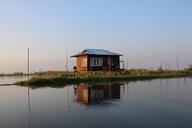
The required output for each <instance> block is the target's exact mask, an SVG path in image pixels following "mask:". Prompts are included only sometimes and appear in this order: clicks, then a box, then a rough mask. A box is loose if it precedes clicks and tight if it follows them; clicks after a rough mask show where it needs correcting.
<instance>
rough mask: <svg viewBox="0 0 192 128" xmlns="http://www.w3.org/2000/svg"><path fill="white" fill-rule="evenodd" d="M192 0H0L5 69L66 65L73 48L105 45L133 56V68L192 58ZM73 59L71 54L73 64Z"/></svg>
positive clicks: (1, 68)
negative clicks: (28, 60)
mask: <svg viewBox="0 0 192 128" xmlns="http://www.w3.org/2000/svg"><path fill="white" fill-rule="evenodd" d="M191 13H192V2H191V1H190V0H185V1H179V0H169V1H167V0H159V1H153V0H146V1H142V0H137V1H135V0H130V1H127V0H122V1H121V2H119V1H115V0H106V1H103V0H97V1H89V0H83V1H81V2H80V1H78V0H72V1H68V2H67V1H61V0H56V1H45V0H42V1H39V0H34V1H14V0H9V1H3V2H2V1H1V2H0V17H1V20H0V28H1V29H0V43H1V45H0V58H1V59H0V71H2V72H11V71H25V70H26V68H25V67H24V65H25V63H26V60H25V59H26V55H25V53H26V48H27V47H30V48H31V61H32V66H31V70H32V71H33V70H41V69H44V70H48V69H49V70H50V69H52V70H61V69H65V54H66V49H69V53H70V54H74V53H77V52H79V51H81V50H82V49H84V48H104V49H109V50H112V51H115V52H119V53H122V54H124V55H125V58H127V57H129V64H130V68H137V67H144V68H156V67H158V66H159V65H160V63H162V65H165V63H168V64H169V66H170V67H172V68H175V67H176V64H175V63H176V62H175V58H176V56H178V58H179V62H180V67H184V66H186V65H187V64H190V63H192V62H191V61H190V60H192V59H191V54H192V53H191V46H192V44H191V40H192V35H191V33H192V25H191V24H192V18H191ZM73 65H74V59H72V60H70V66H71V67H73Z"/></svg>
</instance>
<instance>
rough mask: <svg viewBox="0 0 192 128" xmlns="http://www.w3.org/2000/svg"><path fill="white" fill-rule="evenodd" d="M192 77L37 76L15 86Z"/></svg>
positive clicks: (183, 74)
mask: <svg viewBox="0 0 192 128" xmlns="http://www.w3.org/2000/svg"><path fill="white" fill-rule="evenodd" d="M181 77H192V73H191V72H175V71H174V72H169V73H167V72H164V73H159V74H143V75H130V73H129V74H123V75H106V76H101V75H92V76H51V77H46V76H43V75H42V76H35V77H32V78H31V79H29V80H27V81H19V82H16V83H14V84H16V85H19V86H34V87H43V86H47V85H51V86H54V87H56V86H59V85H67V84H80V83H95V82H118V81H130V82H131V81H138V80H153V79H159V78H181Z"/></svg>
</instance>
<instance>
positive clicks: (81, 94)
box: [75, 83, 122, 104]
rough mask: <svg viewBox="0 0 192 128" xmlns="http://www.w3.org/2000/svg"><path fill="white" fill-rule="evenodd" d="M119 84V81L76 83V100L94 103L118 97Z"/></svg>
mask: <svg viewBox="0 0 192 128" xmlns="http://www.w3.org/2000/svg"><path fill="white" fill-rule="evenodd" d="M121 85H122V84H120V83H113V84H112V83H107V84H94V85H88V84H81V85H77V86H76V87H75V94H76V100H77V101H78V102H81V103H84V104H94V103H99V102H101V101H103V100H107V99H108V100H109V99H120V86H121Z"/></svg>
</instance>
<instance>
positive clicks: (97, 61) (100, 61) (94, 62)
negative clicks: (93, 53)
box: [90, 58, 103, 66]
mask: <svg viewBox="0 0 192 128" xmlns="http://www.w3.org/2000/svg"><path fill="white" fill-rule="evenodd" d="M90 66H103V58H90Z"/></svg>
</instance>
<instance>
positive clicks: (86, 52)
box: [72, 49, 122, 57]
mask: <svg viewBox="0 0 192 128" xmlns="http://www.w3.org/2000/svg"><path fill="white" fill-rule="evenodd" d="M82 55H104V56H122V55H121V54H118V53H114V52H111V51H108V50H105V49H85V50H84V51H82V52H81V53H79V54H76V55H73V56H72V57H78V56H82Z"/></svg>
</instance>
